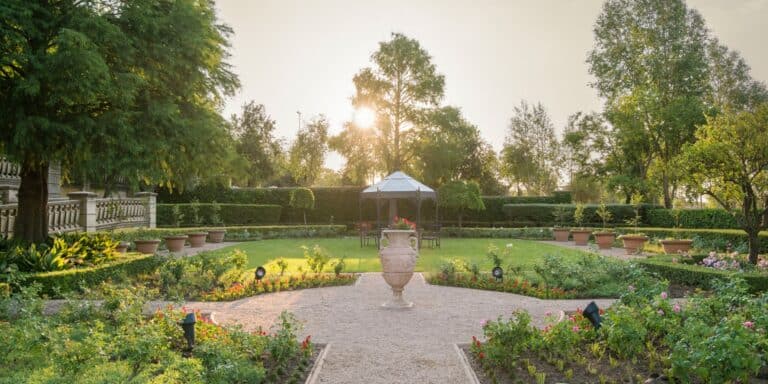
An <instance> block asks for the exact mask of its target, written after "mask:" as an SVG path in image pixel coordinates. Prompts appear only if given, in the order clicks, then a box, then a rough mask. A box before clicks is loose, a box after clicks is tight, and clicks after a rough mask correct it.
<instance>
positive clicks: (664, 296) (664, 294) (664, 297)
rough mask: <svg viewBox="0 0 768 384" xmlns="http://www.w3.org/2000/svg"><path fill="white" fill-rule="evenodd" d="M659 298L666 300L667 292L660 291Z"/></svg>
mask: <svg viewBox="0 0 768 384" xmlns="http://www.w3.org/2000/svg"><path fill="white" fill-rule="evenodd" d="M661 298H662V299H664V300H666V299H667V292H662V293H661Z"/></svg>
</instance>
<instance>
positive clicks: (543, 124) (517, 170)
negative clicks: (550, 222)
mask: <svg viewBox="0 0 768 384" xmlns="http://www.w3.org/2000/svg"><path fill="white" fill-rule="evenodd" d="M514 112H515V114H514V116H513V117H512V118H511V120H510V124H509V130H508V133H507V137H506V139H505V140H504V149H503V150H502V154H501V162H502V172H503V174H504V175H505V176H506V177H507V178H509V180H510V181H511V182H512V183H514V184H515V185H516V188H517V194H518V195H521V194H522V190H523V189H525V191H526V192H527V193H529V194H547V193H550V192H552V191H553V190H555V189H556V188H557V182H558V171H559V169H558V167H559V161H558V160H559V158H560V156H559V150H558V141H557V138H556V137H555V127H554V125H553V124H552V121H551V120H550V119H549V116H548V115H547V111H546V110H545V109H544V106H542V105H541V103H537V104H536V105H534V106H533V108H531V107H530V106H529V105H528V103H527V102H525V101H521V102H520V106H517V107H515V109H514Z"/></svg>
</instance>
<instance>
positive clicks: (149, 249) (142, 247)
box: [133, 239, 160, 254]
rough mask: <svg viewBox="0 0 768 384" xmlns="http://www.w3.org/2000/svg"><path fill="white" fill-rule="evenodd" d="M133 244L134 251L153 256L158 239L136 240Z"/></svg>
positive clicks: (158, 244)
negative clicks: (134, 246)
mask: <svg viewBox="0 0 768 384" xmlns="http://www.w3.org/2000/svg"><path fill="white" fill-rule="evenodd" d="M133 243H134V244H136V251H137V252H139V253H144V254H153V253H155V252H157V247H159V246H160V240H159V239H137V240H134V241H133Z"/></svg>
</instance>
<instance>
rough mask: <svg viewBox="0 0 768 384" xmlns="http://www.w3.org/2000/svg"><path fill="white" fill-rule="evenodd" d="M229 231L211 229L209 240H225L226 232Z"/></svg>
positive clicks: (215, 241) (216, 241) (214, 241)
mask: <svg viewBox="0 0 768 384" xmlns="http://www.w3.org/2000/svg"><path fill="white" fill-rule="evenodd" d="M226 233H227V230H226V229H209V230H208V241H210V242H211V243H221V242H222V241H224V234H226Z"/></svg>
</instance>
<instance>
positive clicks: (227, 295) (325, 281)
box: [199, 273, 358, 301]
mask: <svg viewBox="0 0 768 384" xmlns="http://www.w3.org/2000/svg"><path fill="white" fill-rule="evenodd" d="M357 278H358V275H356V274H348V273H344V274H339V275H335V274H330V273H320V274H301V275H291V276H284V277H274V278H269V279H264V280H251V281H248V282H246V283H239V282H236V283H234V284H232V285H231V286H230V287H229V288H225V289H222V288H217V289H214V290H212V291H210V292H206V293H203V294H202V295H200V297H199V299H200V300H204V301H231V300H237V299H240V298H243V297H249V296H256V295H261V294H264V293H271V292H280V291H294V290H297V289H306V288H321V287H334V286H341V285H351V284H354V282H355V281H356V280H357Z"/></svg>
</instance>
